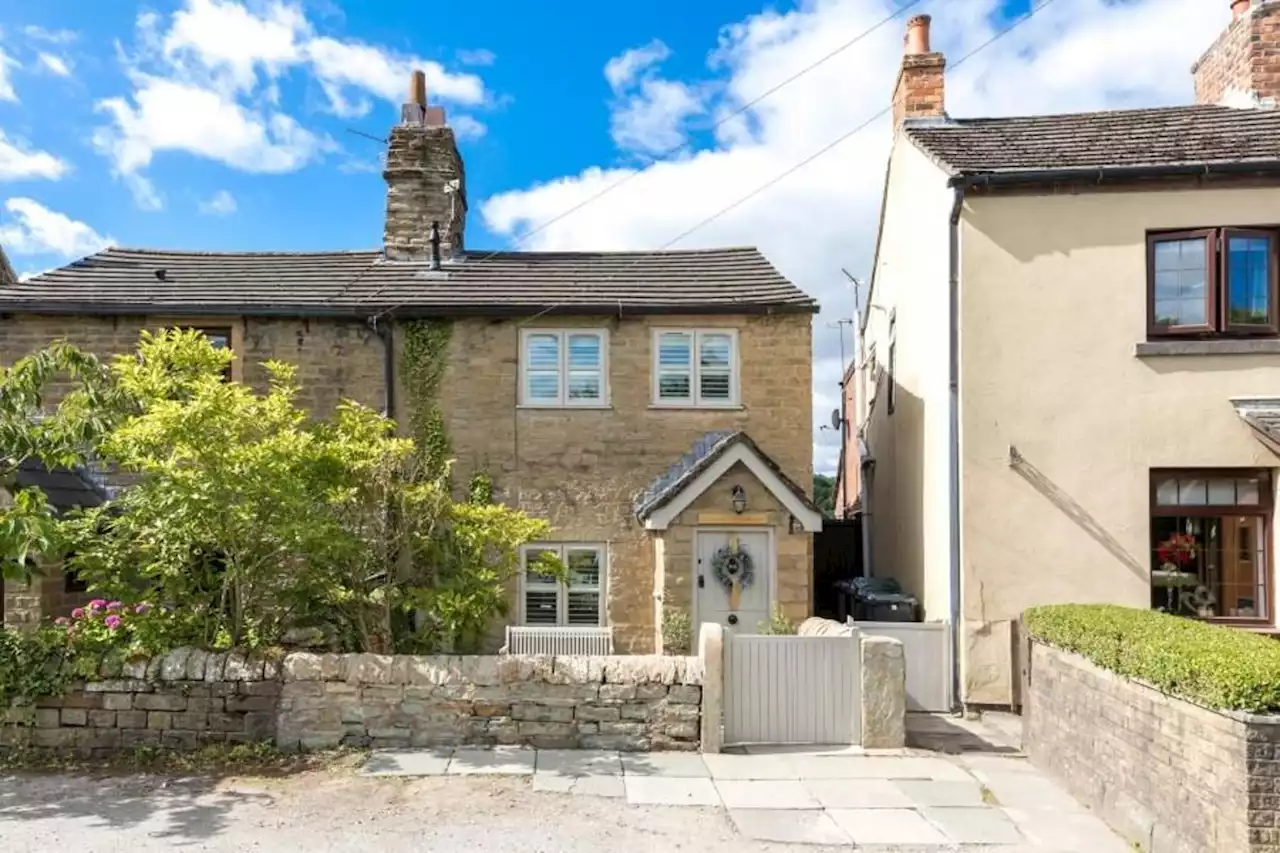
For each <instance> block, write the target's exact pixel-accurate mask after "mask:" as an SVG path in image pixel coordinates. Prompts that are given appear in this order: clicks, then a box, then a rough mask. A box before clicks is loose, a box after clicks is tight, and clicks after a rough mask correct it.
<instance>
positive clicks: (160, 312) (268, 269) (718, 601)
mask: <svg viewBox="0 0 1280 853" xmlns="http://www.w3.org/2000/svg"><path fill="white" fill-rule="evenodd" d="M384 177H385V179H386V183H387V204H386V221H385V230H384V245H383V247H382V248H381V249H379V250H373V251H326V252H304V253H298V252H225V253H211V252H191V251H176V250H168V249H125V248H111V249H107V250H104V251H102V252H99V253H98V254H95V255H91V256H89V257H87V258H83V259H81V260H78V261H75V262H74V263H71V264H69V265H67V266H65V267H62V268H61V269H56V270H52V271H50V272H47V273H44V274H42V275H39V276H36V277H34V278H32V279H30V280H28V281H26V282H16V281H13V280H12V279H10V280H9V281H8V282H6V283H0V323H2V324H3V329H4V334H3V336H0V363H3V364H12V363H13V361H14V360H15V359H17V358H19V357H21V356H22V355H25V354H26V353H28V352H30V351H32V350H34V349H37V348H39V347H42V346H44V345H46V344H47V343H49V342H50V341H51V340H54V339H55V338H59V337H65V338H67V339H69V340H70V341H72V342H73V343H75V344H78V345H80V346H82V347H85V348H87V349H89V350H92V351H94V352H97V353H100V354H108V353H116V352H122V351H127V350H130V349H131V348H133V347H134V345H135V344H136V342H137V339H138V334H139V332H140V331H141V330H143V329H146V328H160V327H165V326H173V325H180V326H183V327H194V328H199V329H202V330H204V331H205V333H206V334H208V335H209V336H210V337H211V338H212V339H213V340H214V341H215V342H217V343H220V344H222V345H225V346H229V347H230V348H231V349H232V350H233V351H234V352H235V355H236V360H235V362H234V366H233V369H232V374H233V378H235V379H238V380H243V381H245V382H248V383H250V384H251V385H262V384H264V383H265V379H266V373H265V371H264V369H263V368H262V366H261V363H262V362H263V361H264V360H266V359H272V358H274V359H281V360H284V361H288V362H291V363H293V364H295V365H297V366H298V368H299V374H298V375H299V381H300V383H301V385H302V393H301V395H300V399H301V400H302V402H303V403H304V404H306V405H307V406H308V407H310V408H311V409H312V410H313V411H315V412H317V413H320V414H323V413H327V412H328V411H330V410H331V409H332V408H333V407H334V406H335V404H337V403H338V402H339V401H340V400H343V399H353V400H356V401H358V402H361V403H364V404H366V405H368V406H371V407H374V408H377V409H380V410H384V411H387V412H389V413H391V414H392V415H393V416H395V417H396V418H397V419H398V420H400V421H401V422H402V423H404V422H405V421H404V418H405V417H406V416H407V413H408V412H409V411H410V409H409V406H410V405H411V404H412V403H413V395H414V394H415V392H416V389H415V388H413V387H408V386H409V385H410V384H411V383H409V382H407V381H406V371H405V370H404V367H405V357H406V341H407V339H408V336H407V332H408V330H409V329H410V328H411V325H412V324H413V323H415V322H418V321H421V320H423V319H431V320H436V321H444V323H443V325H444V327H446V328H447V329H448V331H449V334H448V338H447V345H445V346H444V347H443V350H442V354H441V355H440V356H439V357H442V358H443V359H444V370H443V379H442V380H441V382H440V385H439V388H438V389H437V390H436V392H435V393H436V395H437V397H436V400H435V401H434V404H435V405H437V406H438V408H439V410H440V412H441V413H442V414H443V420H444V426H445V429H446V431H447V435H448V439H449V442H450V446H451V448H452V453H453V456H454V457H455V459H456V463H455V465H456V467H455V472H456V474H457V480H458V482H466V481H467V479H468V478H469V476H470V475H471V474H472V473H473V472H477V471H480V472H485V473H487V474H488V475H489V476H490V477H491V478H492V481H493V485H494V492H495V496H496V498H497V499H498V500H501V501H503V502H505V503H508V504H510V505H513V506H516V507H519V508H521V509H523V510H525V511H527V512H529V513H531V514H533V515H537V516H540V517H543V518H545V519H547V520H548V521H549V522H550V523H551V524H552V526H553V528H554V541H552V542H547V543H541V544H539V545H536V546H530V548H529V549H528V551H529V554H530V555H531V556H532V555H533V554H535V553H537V552H538V551H540V550H544V549H552V550H555V551H556V552H557V553H559V554H560V555H561V556H562V557H563V558H564V560H565V561H566V562H567V563H568V565H569V566H570V568H571V572H570V583H569V585H567V586H565V585H559V584H556V583H554V582H548V579H546V578H544V577H539V576H538V575H536V574H528V575H526V576H524V577H522V578H521V579H520V581H519V583H518V584H517V588H516V589H513V591H512V594H513V597H514V598H513V605H514V606H513V607H512V611H511V613H512V621H513V622H514V623H518V624H527V625H547V626H550V625H563V626H599V625H607V626H612V628H613V629H614V636H615V642H616V645H617V648H618V649H619V650H620V651H630V652H647V651H650V650H653V649H654V648H655V647H660V646H661V645H662V637H661V633H662V624H663V618H662V616H663V613H664V610H665V609H678V610H684V611H687V612H690V613H691V615H692V616H693V618H694V620H695V622H696V621H697V620H708V619H716V620H723V621H724V622H725V623H726V624H739V625H744V626H750V627H752V628H754V626H755V625H756V623H758V622H759V621H761V620H764V619H766V618H768V615H769V611H770V607H771V605H772V604H774V603H777V604H779V605H780V606H781V608H782V610H783V611H784V612H785V613H786V614H787V615H788V616H790V617H791V618H794V619H801V618H803V617H805V616H807V615H808V614H809V612H810V607H811V605H810V601H811V594H812V590H811V588H810V587H811V562H812V557H811V555H812V550H813V544H812V534H813V532H814V531H816V530H818V529H819V528H820V526H821V517H820V515H819V513H818V512H817V511H816V510H815V508H814V505H813V503H812V501H811V500H810V497H809V493H810V491H811V488H812V475H813V452H812V423H811V420H812V416H811V405H810V403H811V400H810V383H811V355H812V353H811V321H812V317H813V314H814V313H815V312H816V311H817V310H818V306H817V304H816V303H815V301H814V300H813V299H812V298H810V297H809V296H807V295H806V294H804V293H803V292H801V291H800V290H799V289H798V288H796V287H795V286H794V285H792V284H791V283H790V282H788V281H787V280H786V279H785V278H783V277H782V276H781V275H780V274H779V273H778V271H777V270H776V269H774V267H773V266H772V265H771V264H770V263H769V262H768V261H767V260H766V259H765V258H764V256H763V255H761V254H760V252H758V251H757V250H755V249H753V248H730V249H702V250H682V251H661V252H502V251H500V252H490V251H475V250H470V251H469V250H467V249H466V248H464V246H465V242H464V235H465V226H466V217H467V193H466V179H465V174H464V170H463V162H462V158H461V156H460V154H459V152H458V148H457V144H456V142H455V137H454V132H453V130H452V129H451V128H450V127H449V125H448V123H447V122H446V120H445V116H444V112H443V110H442V109H441V108H440V107H436V106H428V105H427V99H426V96H425V87H424V86H423V85H422V81H421V77H420V75H415V79H414V81H413V83H412V84H411V87H410V98H409V102H408V103H406V104H405V105H404V107H403V108H402V110H401V121H400V123H399V125H398V126H396V127H395V128H394V129H393V130H392V131H391V135H390V140H389V145H388V151H387V166H386V171H385V172H384ZM439 325H440V324H439V323H438V324H437V326H439ZM743 554H745V555H747V558H746V559H742V557H741V556H740V555H743ZM73 581H74V579H65V580H64V579H62V578H52V579H46V580H45V581H44V582H43V590H44V592H43V594H40V593H39V592H38V591H36V590H30V589H25V588H18V585H17V584H13V583H10V584H8V586H7V587H6V590H5V596H4V599H5V602H6V613H5V618H6V620H7V621H8V622H10V623H16V622H21V621H23V620H29V619H31V618H34V617H37V616H39V615H43V616H46V617H47V616H51V615H57V612H58V610H59V609H60V608H63V607H64V606H65V604H66V595H67V594H69V593H67V592H66V591H67V590H70V589H72V588H73V587H72V586H71V584H72V582H73Z"/></svg>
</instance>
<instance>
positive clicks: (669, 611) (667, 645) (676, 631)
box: [662, 607, 693, 655]
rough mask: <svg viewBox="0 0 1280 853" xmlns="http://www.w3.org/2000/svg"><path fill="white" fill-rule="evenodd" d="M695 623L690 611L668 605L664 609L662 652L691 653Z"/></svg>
mask: <svg viewBox="0 0 1280 853" xmlns="http://www.w3.org/2000/svg"><path fill="white" fill-rule="evenodd" d="M692 644H693V623H692V621H690V619H689V611H687V610H680V609H678V608H674V607H668V608H666V609H665V610H663V611H662V653H663V654H664V655H687V654H691V653H692V650H691V647H692Z"/></svg>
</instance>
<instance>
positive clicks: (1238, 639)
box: [1025, 604, 1280, 713]
mask: <svg viewBox="0 0 1280 853" xmlns="http://www.w3.org/2000/svg"><path fill="white" fill-rule="evenodd" d="M1025 618H1026V626H1027V630H1028V632H1029V633H1030V634H1031V636H1033V637H1035V638H1036V639H1038V640H1041V641H1042V642H1044V643H1047V644H1048V645H1051V646H1055V647H1057V648H1060V649H1065V650H1066V651H1070V652H1075V653H1077V654H1079V655H1082V656H1083V657H1085V658H1088V659H1089V660H1090V661H1092V662H1093V663H1095V664H1097V665H1098V666H1100V667H1102V668H1103V669H1108V670H1111V671H1112V672H1115V673H1117V674H1119V675H1123V676H1126V677H1128V678H1132V679H1136V680H1138V681H1144V682H1146V683H1148V684H1150V685H1152V686H1153V687H1156V688H1157V689H1159V690H1162V691H1164V692H1166V693H1169V694H1171V695H1174V696H1179V697H1182V698H1184V699H1189V700H1191V701H1193V702H1197V703H1199V704H1201V705H1206V706H1208V707H1210V708H1223V709H1228V710H1238V711H1251V712H1254V713H1271V712H1280V642H1277V641H1276V640H1273V639H1271V638H1270V637H1264V636H1261V635H1258V634H1250V633H1248V632H1245V631H1239V630H1235V629H1232V628H1225V627H1222V626H1218V625H1210V624H1206V623H1204V622H1196V621H1193V620H1191V619H1184V618H1182V617H1179V616H1171V615H1169V614H1167V613H1159V612H1156V611H1153V610H1136V609H1132V608H1128V607H1118V606H1116V605H1110V604H1061V605H1051V606H1047V607H1034V608H1032V609H1030V610H1028V611H1027V613H1026V617H1025Z"/></svg>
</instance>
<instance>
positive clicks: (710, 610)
mask: <svg viewBox="0 0 1280 853" xmlns="http://www.w3.org/2000/svg"><path fill="white" fill-rule="evenodd" d="M771 545H772V542H771V540H770V537H769V534H768V533H767V532H765V531H761V530H750V531H728V530H699V531H698V532H697V534H696V545H695V548H694V555H695V556H694V565H693V572H694V575H693V584H694V590H695V591H696V594H697V596H698V607H697V614H696V616H697V620H698V622H699V623H702V622H719V623H720V624H721V625H726V626H728V627H731V628H734V629H735V630H737V631H738V633H740V634H755V633H758V630H759V629H758V626H759V624H760V623H761V622H766V621H768V619H769V589H770V585H771V583H772V578H773V554H772V552H771V550H770V546H771ZM744 557H745V560H744V559H743V558H744ZM735 562H736V563H738V564H739V565H744V566H746V567H747V570H748V572H749V575H750V576H749V577H746V576H743V578H742V580H741V581H740V582H739V583H738V584H737V590H736V593H735V590H734V584H733V583H732V582H731V576H732V574H733V569H732V566H733V564H734V563H735ZM717 565H719V566H720V569H719V571H717ZM694 633H695V634H696V633H697V631H696V629H695V631H694Z"/></svg>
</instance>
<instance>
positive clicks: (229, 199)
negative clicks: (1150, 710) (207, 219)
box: [200, 190, 236, 216]
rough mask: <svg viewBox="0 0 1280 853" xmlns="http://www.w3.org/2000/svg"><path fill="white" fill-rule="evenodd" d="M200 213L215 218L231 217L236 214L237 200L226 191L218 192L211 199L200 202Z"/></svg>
mask: <svg viewBox="0 0 1280 853" xmlns="http://www.w3.org/2000/svg"><path fill="white" fill-rule="evenodd" d="M200 212H201V213H208V214H212V215H213V216H230V215H231V214H233V213H235V212H236V199H235V196H233V195H232V194H231V193H229V192H227V191H226V190H218V191H217V192H216V193H214V194H213V196H212V197H210V198H209V199H207V200H205V201H202V202H200Z"/></svg>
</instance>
